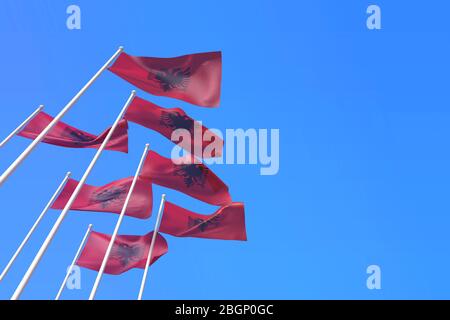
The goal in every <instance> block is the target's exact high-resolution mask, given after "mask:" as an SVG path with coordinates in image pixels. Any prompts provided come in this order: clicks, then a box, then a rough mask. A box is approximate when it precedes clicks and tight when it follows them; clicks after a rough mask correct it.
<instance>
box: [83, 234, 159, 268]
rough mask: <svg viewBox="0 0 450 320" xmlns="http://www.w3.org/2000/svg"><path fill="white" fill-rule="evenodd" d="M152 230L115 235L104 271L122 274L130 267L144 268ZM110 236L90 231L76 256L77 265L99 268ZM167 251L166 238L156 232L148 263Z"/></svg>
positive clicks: (153, 261)
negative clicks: (139, 234) (131, 234)
mask: <svg viewBox="0 0 450 320" xmlns="http://www.w3.org/2000/svg"><path fill="white" fill-rule="evenodd" d="M152 237H153V232H150V233H149V234H147V235H145V236H121V235H119V236H117V237H116V241H115V242H114V246H113V249H112V251H111V255H110V258H109V259H108V263H107V264H106V268H105V273H107V274H114V275H118V274H122V273H124V272H126V271H128V270H130V269H132V268H139V269H145V264H146V262H147V258H148V253H149V250H150V244H151V242H152ZM110 241H111V236H110V235H109V234H104V233H100V232H95V231H93V232H91V234H90V235H89V239H88V241H87V243H86V245H85V247H84V249H83V252H82V253H81V255H80V257H79V258H78V261H77V265H78V266H80V267H83V268H88V269H91V270H96V271H98V270H100V266H101V265H102V261H103V258H104V256H105V254H106V250H107V248H108V245H109V242H110ZM167 251H168V247H167V242H166V239H164V238H163V236H162V235H160V234H158V235H157V237H156V241H155V246H154V248H153V254H152V259H151V262H150V265H152V264H153V263H155V262H156V261H157V260H158V259H159V258H160V257H161V256H163V255H165V254H166V253H167Z"/></svg>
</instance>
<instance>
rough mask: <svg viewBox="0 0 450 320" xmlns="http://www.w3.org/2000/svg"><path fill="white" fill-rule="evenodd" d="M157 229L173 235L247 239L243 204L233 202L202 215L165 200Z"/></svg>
mask: <svg viewBox="0 0 450 320" xmlns="http://www.w3.org/2000/svg"><path fill="white" fill-rule="evenodd" d="M159 230H160V232H163V233H167V234H171V235H173V236H175V237H192V238H205V239H222V240H241V241H247V233H246V231H245V209H244V204H243V203H239V202H234V203H231V204H229V205H226V206H223V207H221V208H220V209H219V210H217V211H216V212H215V213H214V214H212V215H202V214H198V213H195V212H192V211H189V210H187V209H184V208H182V207H179V206H177V205H175V204H173V203H170V202H166V204H165V207H164V215H163V218H162V221H161V226H160V229H159Z"/></svg>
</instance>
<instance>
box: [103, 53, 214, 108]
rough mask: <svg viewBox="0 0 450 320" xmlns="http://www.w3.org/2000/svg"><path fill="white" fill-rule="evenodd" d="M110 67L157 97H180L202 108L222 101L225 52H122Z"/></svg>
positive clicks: (112, 70)
mask: <svg viewBox="0 0 450 320" xmlns="http://www.w3.org/2000/svg"><path fill="white" fill-rule="evenodd" d="M109 70H110V71H111V72H113V73H115V74H116V75H118V76H119V77H121V78H123V79H125V80H126V81H128V82H130V83H131V84H133V85H135V86H136V87H138V88H140V89H142V90H144V91H147V92H148V93H151V94H154V95H157V96H166V97H171V98H176V99H180V100H183V101H186V102H189V103H192V104H196V105H199V106H202V107H217V106H218V105H219V102H220V86H221V80H222V54H221V52H207V53H197V54H190V55H185V56H181V57H176V58H149V57H135V56H131V55H128V54H126V53H121V54H120V56H119V57H118V58H117V60H116V61H115V62H114V64H113V65H112V66H111V67H110V68H109Z"/></svg>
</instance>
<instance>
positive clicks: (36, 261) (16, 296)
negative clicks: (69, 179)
mask: <svg viewBox="0 0 450 320" xmlns="http://www.w3.org/2000/svg"><path fill="white" fill-rule="evenodd" d="M135 95H136V91H134V90H133V91H132V92H131V95H130V97H129V98H128V100H127V102H126V103H125V105H124V106H123V108H122V110H121V111H120V113H119V115H118V116H117V119H116V120H115V122H114V124H113V125H112V127H111V130H110V131H109V132H108V135H107V136H106V138H105V140H104V141H103V143H102V145H101V146H100V148H99V149H98V150H97V153H96V154H95V156H94V158H93V159H92V161H91V163H90V164H89V166H88V168H87V169H86V172H85V173H84V175H83V177H82V178H81V180H80V182H79V183H78V185H77V187H76V188H75V191H74V192H73V193H72V196H71V197H70V199H69V201H67V204H66V206H65V207H64V209H63V211H62V212H61V214H60V215H59V217H58V219H57V220H56V222H55V224H54V225H53V228H52V230H50V233H49V234H48V236H47V238H46V239H45V241H44V243H43V244H42V246H41V248H40V249H39V251H38V253H37V254H36V256H35V257H34V260H33V262H32V263H31V265H30V267H29V268H28V270H27V272H26V273H25V275H24V277H23V279H22V281H21V282H20V284H19V286H18V287H17V288H16V291H15V292H14V294H13V296H12V297H11V300H17V299H19V298H20V295H21V294H22V292H23V290H24V289H25V287H26V285H27V283H28V281H29V280H30V278H31V276H32V275H33V272H34V270H35V269H36V267H37V265H38V264H39V262H40V260H41V259H42V256H43V255H44V253H45V251H47V248H48V247H49V245H50V243H51V242H52V240H53V238H54V237H55V234H56V232H57V231H58V229H59V227H60V226H61V223H62V222H63V220H64V218H65V217H66V215H67V213H68V212H69V210H70V208H71V207H72V204H73V203H74V202H75V199H76V198H77V197H78V194H79V193H80V191H81V188H82V187H83V185H84V184H85V183H86V180H87V178H88V177H89V175H90V174H91V171H92V169H94V166H95V164H96V163H97V161H98V159H99V158H100V156H101V154H102V152H103V150H104V149H105V148H106V145H107V144H108V142H109V140H111V137H112V135H113V134H114V131H115V130H116V128H117V126H118V124H119V122H120V120H121V119H122V118H123V116H124V114H125V112H126V111H127V109H128V106H129V105H130V103H131V101H132V100H133V98H134V97H135Z"/></svg>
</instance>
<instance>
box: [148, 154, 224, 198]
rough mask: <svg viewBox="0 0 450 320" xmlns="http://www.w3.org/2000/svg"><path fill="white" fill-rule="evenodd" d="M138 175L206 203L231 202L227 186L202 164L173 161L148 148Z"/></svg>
mask: <svg viewBox="0 0 450 320" xmlns="http://www.w3.org/2000/svg"><path fill="white" fill-rule="evenodd" d="M180 159H183V160H186V159H188V158H187V157H185V158H180ZM180 159H178V160H180ZM178 160H177V161H178ZM177 163H179V162H177ZM141 177H143V178H147V179H151V181H152V182H153V183H156V184H158V185H160V186H163V187H167V188H170V189H174V190H178V191H180V192H183V193H185V194H187V195H189V196H191V197H193V198H196V199H198V200H201V201H204V202H207V203H209V204H213V205H217V206H220V205H224V204H228V203H230V202H231V196H230V194H229V192H228V186H227V185H226V184H225V183H223V182H222V180H220V178H219V177H217V176H216V175H215V174H214V172H212V171H211V170H210V169H209V168H208V167H206V166H205V165H204V164H195V163H192V164H175V163H174V162H173V161H172V160H171V159H169V158H165V157H163V156H160V155H159V154H157V153H156V152H154V151H150V152H149V154H148V156H147V159H146V160H145V163H144V167H143V169H142V173H141Z"/></svg>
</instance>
